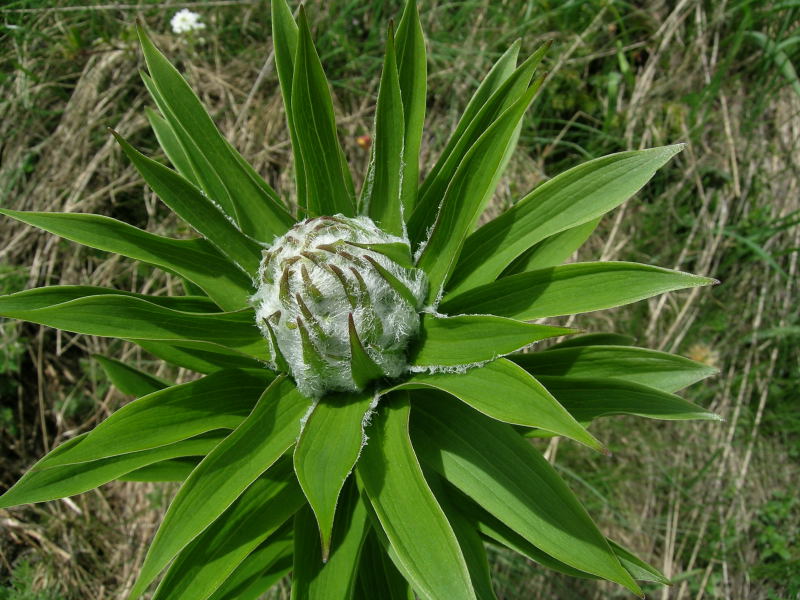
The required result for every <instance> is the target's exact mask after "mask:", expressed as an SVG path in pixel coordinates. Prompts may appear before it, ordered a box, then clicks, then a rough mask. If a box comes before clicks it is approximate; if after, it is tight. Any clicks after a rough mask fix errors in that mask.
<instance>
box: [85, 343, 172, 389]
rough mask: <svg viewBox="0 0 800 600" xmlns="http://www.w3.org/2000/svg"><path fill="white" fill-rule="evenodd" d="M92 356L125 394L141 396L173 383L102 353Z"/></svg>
mask: <svg viewBox="0 0 800 600" xmlns="http://www.w3.org/2000/svg"><path fill="white" fill-rule="evenodd" d="M92 358H94V359H95V360H96V361H97V362H99V363H100V366H101V367H102V368H103V371H104V372H105V374H106V375H107V376H108V378H109V379H110V380H111V383H112V384H113V385H114V387H115V388H117V389H118V390H119V391H120V392H122V393H123V394H128V395H130V396H135V397H137V398H139V397H140V396H146V395H147V394H152V393H153V392H157V391H158V390H163V389H164V388H165V387H169V386H170V385H172V384H171V383H169V382H168V381H166V380H163V379H160V378H158V377H155V376H153V375H150V374H149V373H145V372H144V371H140V370H139V369H135V368H133V367H131V366H130V365H126V364H125V363H124V362H121V361H119V360H116V359H114V358H108V357H106V356H102V355H100V354H93V355H92Z"/></svg>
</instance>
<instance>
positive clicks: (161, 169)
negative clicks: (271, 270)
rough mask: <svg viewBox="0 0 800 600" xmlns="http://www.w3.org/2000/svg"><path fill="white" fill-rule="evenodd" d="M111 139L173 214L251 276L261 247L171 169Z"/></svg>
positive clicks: (121, 142) (257, 262) (116, 135)
mask: <svg viewBox="0 0 800 600" xmlns="http://www.w3.org/2000/svg"><path fill="white" fill-rule="evenodd" d="M112 133H114V137H115V138H116V139H117V141H118V142H119V144H120V146H122V150H123V151H124V152H125V154H126V155H127V156H128V158H130V159H131V162H132V163H133V165H134V166H135V167H136V170H137V171H139V173H140V174H141V175H142V177H143V178H144V180H145V181H146V182H147V185H149V186H150V187H151V188H152V189H153V191H154V192H155V193H156V194H157V195H158V197H159V198H161V200H162V201H163V202H164V204H166V205H167V206H169V207H170V208H171V209H172V210H173V211H175V214H177V215H178V216H179V217H180V218H181V219H183V220H184V221H186V222H187V223H188V224H189V225H191V226H192V227H193V228H194V229H195V230H197V231H198V232H199V233H200V234H202V235H203V236H205V237H206V239H208V241H209V242H211V243H212V244H213V245H214V246H215V247H216V248H217V250H219V251H220V252H222V253H223V254H225V255H226V256H227V257H228V258H230V259H231V260H232V261H233V263H234V264H235V265H236V266H237V267H239V268H240V269H241V270H242V271H243V272H244V273H250V274H254V273H256V272H257V271H258V265H259V263H260V261H261V246H259V244H258V243H257V242H256V241H254V240H253V239H252V238H250V237H248V236H246V235H245V234H244V233H242V232H241V231H239V230H238V229H237V228H236V226H235V225H234V224H233V223H231V222H230V221H229V220H228V219H227V218H226V217H225V214H224V213H223V212H222V210H221V209H220V208H219V206H217V205H216V204H214V203H213V201H211V200H210V199H208V198H207V197H206V196H204V195H203V193H202V192H201V191H200V190H199V189H197V188H196V187H194V186H193V185H192V184H191V183H189V182H188V181H187V180H186V179H184V178H183V177H181V176H180V175H178V173H176V172H175V171H173V170H172V169H170V168H168V167H165V166H164V165H162V164H161V163H159V162H156V161H154V160H152V159H150V158H147V157H146V156H145V155H144V154H142V153H141V152H139V151H138V150H136V149H135V148H134V147H133V146H131V145H130V144H129V143H128V142H126V141H125V140H124V139H123V138H122V137H120V136H119V135H118V134H117V133H116V132H112Z"/></svg>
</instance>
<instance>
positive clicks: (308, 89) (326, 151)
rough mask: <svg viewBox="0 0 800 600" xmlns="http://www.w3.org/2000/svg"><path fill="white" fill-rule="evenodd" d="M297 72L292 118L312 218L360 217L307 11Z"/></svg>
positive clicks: (301, 24) (302, 23)
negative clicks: (339, 215)
mask: <svg viewBox="0 0 800 600" xmlns="http://www.w3.org/2000/svg"><path fill="white" fill-rule="evenodd" d="M298 20H299V33H298V36H299V37H298V40H297V54H296V56H295V63H294V73H293V75H292V100H291V109H292V118H293V120H294V123H295V124H296V125H297V126H296V127H295V134H296V137H297V149H298V150H299V154H300V155H301V156H302V159H303V170H304V172H305V175H306V184H307V199H308V214H309V216H312V217H316V216H321V215H336V214H343V215H344V216H346V217H352V216H355V206H354V204H353V197H352V193H351V191H350V190H351V189H352V181H351V180H350V172H349V171H348V170H347V166H346V164H344V163H343V160H342V157H343V151H342V148H341V146H340V145H339V139H338V137H337V133H336V121H335V119H334V116H333V102H332V100H331V93H330V90H329V89H328V80H327V79H326V78H325V72H324V71H323V70H322V64H321V63H320V60H319V56H318V55H317V51H316V49H315V48H314V42H313V41H312V40H311V31H309V29H308V21H307V19H306V16H305V12H304V11H303V9H302V7H301V9H300V16H299V19H298Z"/></svg>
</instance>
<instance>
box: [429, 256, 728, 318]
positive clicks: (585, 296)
mask: <svg viewBox="0 0 800 600" xmlns="http://www.w3.org/2000/svg"><path fill="white" fill-rule="evenodd" d="M713 283H715V280H713V279H709V278H708V277H700V276H699V275H691V274H689V273H683V272H681V271H672V270H670V269H662V268H660V267H653V266H650V265H641V264H638V263H629V262H590V263H573V264H569V265H563V266H561V267H553V268H551V269H541V270H539V271H531V272H530V273H520V274H518V275H510V276H508V277H503V278H502V279H498V280H497V281H493V282H491V283H487V284H485V285H482V286H480V287H477V288H474V289H471V290H467V291H466V292H463V293H461V294H458V295H455V296H453V295H448V296H446V297H445V300H444V302H443V303H442V304H441V306H440V308H439V309H440V310H441V311H443V312H449V313H458V312H464V311H467V310H469V311H470V312H478V313H490V314H494V315H500V316H504V317H512V318H514V319H522V320H530V319H539V318H542V317H558V316H561V315H572V314H576V313H584V312H590V311H593V310H602V309H605V308H613V307H615V306H622V305H624V304H630V303H631V302H637V301H639V300H644V299H645V298H650V297H651V296H656V295H658V294H663V293H665V292H671V291H673V290H680V289H684V288H690V287H698V286H702V285H711V284H713Z"/></svg>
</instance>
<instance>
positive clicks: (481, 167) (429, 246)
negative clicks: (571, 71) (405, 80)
mask: <svg viewBox="0 0 800 600" xmlns="http://www.w3.org/2000/svg"><path fill="white" fill-rule="evenodd" d="M541 81H542V80H541V79H539V80H538V81H537V83H535V84H534V85H532V86H531V87H530V88H529V89H528V90H527V91H526V92H525V93H524V94H522V96H521V97H520V98H519V99H518V100H517V101H516V102H514V104H512V105H511V106H510V107H509V108H508V109H506V110H505V111H504V112H503V113H502V114H501V115H500V116H499V117H498V118H497V119H496V120H495V121H494V122H493V123H492V125H491V126H490V127H489V128H488V129H487V130H486V131H485V132H483V134H482V135H481V136H480V138H479V139H478V141H476V142H475V144H473V145H472V147H471V148H470V150H469V152H468V153H467V155H466V156H465V157H464V160H462V161H461V163H460V165H459V167H458V169H457V170H456V173H455V175H453V179H452V181H451V182H450V185H449V186H448V187H447V191H446V192H445V195H444V198H442V203H441V208H440V210H439V213H438V215H437V217H436V223H435V224H434V226H433V231H432V232H431V237H430V238H429V239H428V241H427V243H426V244H425V248H424V250H423V251H422V254H421V255H420V257H419V260H418V261H417V266H418V267H420V268H422V269H424V270H425V272H426V273H427V274H428V281H429V284H430V288H429V290H428V302H437V301H438V300H439V298H440V297H441V293H442V289H443V288H444V286H445V284H446V283H447V280H448V278H449V277H450V274H451V273H452V271H453V269H454V268H455V266H456V261H457V260H458V256H459V254H460V252H461V247H462V245H463V244H464V240H465V238H466V237H467V235H468V234H469V233H470V232H471V231H472V229H473V228H474V227H475V224H476V223H477V221H478V217H479V216H480V214H481V213H482V212H483V209H484V208H485V207H486V204H487V202H488V201H489V199H490V198H491V196H492V194H493V193H494V189H495V187H496V185H497V182H498V180H499V177H500V175H501V167H502V166H503V165H502V163H503V158H504V156H505V152H506V148H507V147H508V145H509V143H511V141H512V139H513V138H514V133H515V131H516V129H517V125H518V124H519V122H520V120H521V119H522V115H523V114H524V112H525V110H526V109H527V108H528V105H530V103H531V101H532V100H533V97H534V95H535V94H536V91H537V90H538V88H539V86H540V85H541Z"/></svg>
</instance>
